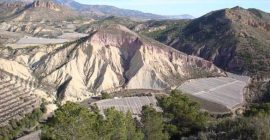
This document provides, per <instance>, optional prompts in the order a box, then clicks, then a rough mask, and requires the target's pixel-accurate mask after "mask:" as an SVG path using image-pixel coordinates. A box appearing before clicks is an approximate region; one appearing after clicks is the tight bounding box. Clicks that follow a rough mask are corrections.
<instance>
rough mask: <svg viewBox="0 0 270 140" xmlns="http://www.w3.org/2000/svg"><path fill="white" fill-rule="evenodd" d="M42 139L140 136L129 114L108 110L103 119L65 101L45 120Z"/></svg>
mask: <svg viewBox="0 0 270 140" xmlns="http://www.w3.org/2000/svg"><path fill="white" fill-rule="evenodd" d="M42 137H43V139H52V140H58V139H67V140H141V139H142V138H143V134H142V133H141V132H140V130H139V129H137V127H136V122H135V120H134V119H133V118H132V116H131V114H130V113H127V114H124V113H122V112H118V111H116V110H114V109H108V110H106V111H105V112H104V117H103V116H101V115H99V114H98V113H96V112H93V111H90V110H88V109H87V108H84V107H81V106H80V105H77V104H75V103H71V102H68V103H66V104H65V105H64V106H62V107H60V108H59V109H58V110H57V111H56V112H55V115H54V117H53V118H51V119H50V120H48V123H47V124H46V125H45V126H44V127H43V134H42Z"/></svg>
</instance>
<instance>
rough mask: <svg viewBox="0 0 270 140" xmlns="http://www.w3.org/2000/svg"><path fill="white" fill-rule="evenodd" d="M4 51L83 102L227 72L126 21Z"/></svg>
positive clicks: (59, 93) (64, 98) (64, 96)
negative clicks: (128, 25) (61, 41)
mask: <svg viewBox="0 0 270 140" xmlns="http://www.w3.org/2000/svg"><path fill="white" fill-rule="evenodd" d="M0 54H1V56H2V57H4V58H6V59H9V60H11V61H12V62H13V63H14V64H17V63H18V64H20V65H23V66H24V67H26V68H27V69H28V70H29V71H30V74H28V73H25V74H24V75H30V77H31V76H32V77H33V79H36V80H37V81H39V82H41V83H42V84H43V85H50V87H52V88H55V90H56V91H57V94H56V95H55V96H56V97H58V99H62V101H81V100H83V99H86V98H88V97H89V96H93V95H94V94H98V93H100V92H102V91H106V92H112V91H116V90H121V89H156V90H164V89H174V88H176V87H178V86H179V85H180V84H181V83H183V82H184V81H186V80H187V79H193V78H199V77H211V76H224V73H223V71H221V70H220V69H219V68H217V67H216V66H214V65H213V64H212V63H211V62H209V61H206V60H203V59H201V58H198V57H195V56H188V55H186V54H184V53H181V52H179V51H177V50H175V49H173V48H170V47H168V46H165V45H163V44H160V43H158V42H156V41H154V40H151V39H149V38H146V37H144V36H140V35H138V34H136V33H134V32H132V31H130V30H129V29H127V28H126V27H124V26H121V25H111V26H108V27H102V28H100V29H99V30H97V31H95V32H93V33H92V34H91V35H89V36H87V37H84V38H81V39H79V40H77V41H75V42H71V43H67V44H65V45H63V46H57V45H52V46H47V47H32V48H21V49H8V48H2V49H0ZM0 63H1V61H0ZM1 64H3V67H5V65H7V64H5V63H1ZM7 71H11V70H9V69H7ZM21 72H23V71H21ZM17 73H19V72H18V71H17V72H16V71H14V74H15V75H16V74H17ZM21 76H23V75H22V74H21Z"/></svg>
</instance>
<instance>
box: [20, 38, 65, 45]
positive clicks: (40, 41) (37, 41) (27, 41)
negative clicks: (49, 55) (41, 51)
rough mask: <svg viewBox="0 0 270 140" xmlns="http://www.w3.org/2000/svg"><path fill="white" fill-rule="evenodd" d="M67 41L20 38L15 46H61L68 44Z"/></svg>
mask: <svg viewBox="0 0 270 140" xmlns="http://www.w3.org/2000/svg"><path fill="white" fill-rule="evenodd" d="M68 41H69V40H67V39H49V38H38V37H24V38H21V39H20V40H19V41H18V42H17V43H16V44H17V45H23V44H36V45H40V44H41V45H44V44H61V43H65V42H68Z"/></svg>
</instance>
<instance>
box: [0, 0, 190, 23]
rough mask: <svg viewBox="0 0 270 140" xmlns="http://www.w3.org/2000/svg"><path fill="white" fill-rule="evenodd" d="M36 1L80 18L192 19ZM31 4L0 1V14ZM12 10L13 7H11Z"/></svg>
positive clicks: (66, 0) (57, 0)
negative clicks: (65, 10) (69, 10)
mask: <svg viewBox="0 0 270 140" xmlns="http://www.w3.org/2000/svg"><path fill="white" fill-rule="evenodd" d="M36 1H42V2H49V1H50V2H53V3H54V4H56V5H61V6H62V7H66V8H67V7H68V8H70V9H72V10H74V12H77V13H80V15H81V16H84V17H90V18H104V17H109V16H117V17H126V18H130V19H133V20H162V19H192V18H193V17H192V16H190V15H178V16H163V15H156V14H151V13H144V12H141V11H136V10H128V9H120V8H117V7H114V6H108V5H87V4H81V3H79V2H76V1H73V0H36ZM33 2H35V0H0V12H1V11H2V12H3V11H4V12H7V11H8V9H10V10H11V12H14V10H13V9H11V7H10V6H11V5H12V4H16V6H15V8H18V3H20V6H26V7H27V5H29V4H31V3H33ZM5 4H7V5H8V6H9V8H8V9H7V8H6V9H5V7H4V6H5ZM23 4H25V5H23ZM12 8H14V6H12ZM1 9H2V10H1ZM3 9H5V10H3ZM17 10H18V9H17ZM21 10H24V9H20V10H19V11H21ZM15 13H17V12H15ZM69 13H70V12H69ZM1 14H2V16H3V15H10V13H4V14H3V13H1ZM71 15H75V14H71ZM0 17H1V16H0ZM61 17H63V16H61ZM64 17H65V16H64Z"/></svg>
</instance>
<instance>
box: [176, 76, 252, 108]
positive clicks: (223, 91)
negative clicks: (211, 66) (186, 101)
mask: <svg viewBox="0 0 270 140" xmlns="http://www.w3.org/2000/svg"><path fill="white" fill-rule="evenodd" d="M247 84H248V83H247V82H246V81H244V80H242V81H240V80H237V79H234V78H229V77H216V78H202V79H194V80H189V81H187V82H185V83H184V84H182V85H181V86H180V87H178V89H179V90H182V91H183V92H185V93H187V94H188V95H191V96H193V97H194V98H196V99H197V100H199V101H200V102H201V103H202V106H204V107H206V108H205V109H206V110H209V111H212V112H226V111H229V110H234V109H237V108H238V107H241V105H242V104H243V103H244V102H245V100H244V90H245V87H246V86H247ZM209 104H212V105H209ZM217 106H219V107H217Z"/></svg>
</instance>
